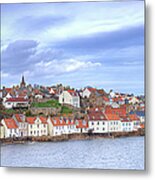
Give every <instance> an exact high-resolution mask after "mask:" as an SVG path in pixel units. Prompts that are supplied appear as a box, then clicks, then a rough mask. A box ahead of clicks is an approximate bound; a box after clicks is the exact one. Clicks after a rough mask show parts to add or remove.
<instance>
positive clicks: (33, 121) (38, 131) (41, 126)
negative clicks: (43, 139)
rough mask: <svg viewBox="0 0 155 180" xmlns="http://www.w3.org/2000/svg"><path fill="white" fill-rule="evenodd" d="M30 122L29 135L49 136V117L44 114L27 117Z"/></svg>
mask: <svg viewBox="0 0 155 180" xmlns="http://www.w3.org/2000/svg"><path fill="white" fill-rule="evenodd" d="M26 122H27V123H28V136H47V135H48V123H47V118H45V117H42V116H40V117H39V116H37V117H26Z"/></svg>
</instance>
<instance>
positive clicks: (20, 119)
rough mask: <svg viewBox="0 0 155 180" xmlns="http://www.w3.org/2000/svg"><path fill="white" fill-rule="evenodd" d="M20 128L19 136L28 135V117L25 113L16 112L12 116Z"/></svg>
mask: <svg viewBox="0 0 155 180" xmlns="http://www.w3.org/2000/svg"><path fill="white" fill-rule="evenodd" d="M12 118H13V119H14V120H15V122H16V124H17V126H18V129H19V137H25V136H28V123H27V122H26V117H25V115H23V114H14V115H13V117H12Z"/></svg>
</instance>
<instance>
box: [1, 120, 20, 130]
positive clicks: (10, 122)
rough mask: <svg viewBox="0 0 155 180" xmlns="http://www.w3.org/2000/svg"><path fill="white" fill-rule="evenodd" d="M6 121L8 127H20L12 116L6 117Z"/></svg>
mask: <svg viewBox="0 0 155 180" xmlns="http://www.w3.org/2000/svg"><path fill="white" fill-rule="evenodd" d="M4 123H5V124H6V126H7V128H8V129H17V128H18V126H17V124H16V122H15V120H14V119H12V118H9V119H4Z"/></svg>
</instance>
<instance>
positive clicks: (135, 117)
mask: <svg viewBox="0 0 155 180" xmlns="http://www.w3.org/2000/svg"><path fill="white" fill-rule="evenodd" d="M129 118H130V119H131V120H132V121H137V120H139V117H138V116H137V115H136V114H129Z"/></svg>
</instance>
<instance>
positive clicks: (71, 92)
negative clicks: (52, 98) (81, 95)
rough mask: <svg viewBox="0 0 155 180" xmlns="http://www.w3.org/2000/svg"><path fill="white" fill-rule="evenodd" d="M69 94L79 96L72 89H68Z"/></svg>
mask: <svg viewBox="0 0 155 180" xmlns="http://www.w3.org/2000/svg"><path fill="white" fill-rule="evenodd" d="M67 92H69V94H70V95H71V96H77V95H78V94H77V93H76V92H75V91H74V90H72V89H68V90H67Z"/></svg>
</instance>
